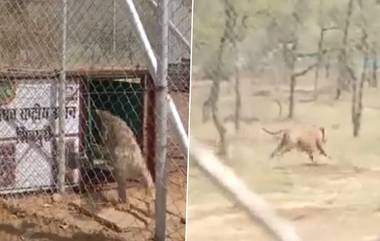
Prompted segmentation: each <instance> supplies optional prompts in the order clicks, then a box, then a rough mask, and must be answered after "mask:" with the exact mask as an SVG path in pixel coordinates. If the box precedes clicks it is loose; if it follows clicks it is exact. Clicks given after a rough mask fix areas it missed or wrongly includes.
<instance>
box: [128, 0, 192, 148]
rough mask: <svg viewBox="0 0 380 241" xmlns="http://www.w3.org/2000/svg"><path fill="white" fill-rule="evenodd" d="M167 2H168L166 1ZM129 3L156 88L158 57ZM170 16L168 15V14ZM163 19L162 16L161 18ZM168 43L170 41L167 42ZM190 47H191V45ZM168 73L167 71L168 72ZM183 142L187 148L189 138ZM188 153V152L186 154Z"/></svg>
mask: <svg viewBox="0 0 380 241" xmlns="http://www.w3.org/2000/svg"><path fill="white" fill-rule="evenodd" d="M165 1H166V0H165ZM126 2H127V6H128V8H127V9H128V10H129V13H128V16H129V18H130V21H132V23H134V24H133V25H134V26H135V30H136V32H137V33H138V37H139V39H140V41H141V43H142V45H143V47H144V49H145V51H144V52H145V56H146V58H147V60H148V65H149V72H150V74H151V75H152V78H153V80H154V83H155V85H156V86H160V84H158V82H159V81H158V79H157V74H158V73H157V58H156V55H155V54H154V51H153V48H152V45H151V44H150V42H149V39H148V36H147V34H146V32H145V30H144V26H143V24H142V22H141V20H140V17H139V14H138V12H137V10H136V7H135V5H134V2H133V0H126ZM155 6H158V5H157V3H155ZM167 15H168V13H167ZM161 17H162V16H161ZM167 18H168V19H169V15H168V16H167ZM165 41H166V42H167V41H168V40H165ZM189 46H190V45H189ZM166 71H167V70H166ZM171 106H174V107H175V104H174V103H172V105H171ZM169 111H170V113H171V115H172V116H175V115H176V112H177V111H176V108H172V107H171V108H170V109H169ZM173 111H174V112H173ZM174 125H175V126H176V127H178V128H179V129H184V127H183V124H182V122H177V121H176V122H175V123H174ZM178 135H179V136H183V132H182V131H181V132H180V133H178ZM179 140H180V141H181V145H182V146H187V145H188V144H187V142H188V141H187V140H188V138H187V137H186V138H180V139H179ZM186 153H187V152H186Z"/></svg>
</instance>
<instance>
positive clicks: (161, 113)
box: [155, 0, 169, 241]
mask: <svg viewBox="0 0 380 241" xmlns="http://www.w3.org/2000/svg"><path fill="white" fill-rule="evenodd" d="M158 12H159V14H160V16H159V18H160V20H159V26H158V27H159V29H160V31H159V32H160V35H159V36H160V38H159V41H160V44H159V50H158V58H159V61H157V67H158V68H157V77H158V78H157V81H156V108H155V109H156V121H157V124H156V127H157V129H156V130H157V131H158V133H157V135H156V145H155V148H156V153H155V154H156V158H155V165H156V212H155V213H156V227H155V228H156V230H155V241H164V240H165V233H166V178H167V169H166V154H167V120H168V117H167V113H168V110H167V98H166V96H167V94H168V88H167V74H168V41H169V39H168V26H169V24H168V23H169V15H168V0H161V1H160V3H159V11H158Z"/></svg>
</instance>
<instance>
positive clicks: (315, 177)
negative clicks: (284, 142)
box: [188, 81, 380, 241]
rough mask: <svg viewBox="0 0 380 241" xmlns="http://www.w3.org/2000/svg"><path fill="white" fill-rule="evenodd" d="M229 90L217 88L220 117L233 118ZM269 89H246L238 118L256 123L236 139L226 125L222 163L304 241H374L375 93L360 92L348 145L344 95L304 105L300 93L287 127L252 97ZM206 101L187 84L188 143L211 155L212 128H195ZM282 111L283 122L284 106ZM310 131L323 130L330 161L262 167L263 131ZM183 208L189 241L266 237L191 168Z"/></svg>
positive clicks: (300, 158) (379, 167)
mask: <svg viewBox="0 0 380 241" xmlns="http://www.w3.org/2000/svg"><path fill="white" fill-rule="evenodd" d="M230 89H231V88H229V87H228V86H226V85H225V86H223V94H222V95H221V96H223V99H222V100H221V102H220V105H221V108H220V109H221V110H222V113H221V114H222V116H227V115H230V114H231V113H232V111H233V100H234V99H233V98H234V97H233V93H232V92H229V90H230ZM272 89H273V88H272V87H271V86H265V85H259V84H254V85H252V84H250V81H244V86H243V87H242V90H243V111H242V113H243V114H244V116H246V117H257V118H258V119H259V120H260V121H258V122H253V123H250V124H242V127H241V130H240V131H239V132H235V130H234V128H233V125H232V123H228V124H227V129H228V140H229V156H230V158H229V159H228V160H226V163H227V164H229V165H230V166H232V167H233V168H234V169H235V171H236V172H237V173H238V174H239V175H240V176H241V178H242V179H243V180H244V181H245V182H246V183H248V184H249V185H250V186H251V187H252V189H254V190H256V191H258V192H260V193H262V194H263V195H265V197H266V198H267V199H268V200H269V201H270V202H272V203H273V204H274V205H275V207H276V208H278V209H279V210H280V212H281V213H282V214H283V215H284V216H285V217H287V218H289V219H291V220H292V221H293V222H294V223H295V225H296V227H297V228H298V229H299V230H300V233H301V235H302V236H303V237H304V238H305V240H321V241H322V240H323V241H329V240H331V241H333V240H334V241H339V240H345V241H346V240H371V239H370V238H371V237H372V236H373V235H376V234H380V230H378V225H377V224H376V223H378V222H379V221H380V212H379V209H380V192H379V191H378V190H379V188H378V187H379V185H380V149H379V148H378V147H379V146H380V128H378V126H379V121H380V109H379V107H380V103H379V102H378V101H377V98H378V95H379V94H380V91H379V90H367V91H366V94H365V100H364V106H365V109H364V113H363V126H362V130H361V136H360V137H359V138H353V137H352V125H351V113H350V111H351V106H350V96H349V95H347V96H344V98H343V100H342V101H339V102H334V101H332V93H330V92H329V89H331V88H328V86H327V88H326V86H325V88H324V89H325V90H326V91H325V92H324V93H322V94H321V97H320V99H319V101H318V102H304V101H302V100H306V99H310V97H311V96H312V93H311V92H310V91H309V90H310V86H308V85H305V86H301V87H298V89H297V90H298V91H297V100H298V101H297V103H296V110H295V111H296V112H295V113H296V117H295V119H294V120H292V121H289V120H278V119H277V112H278V110H277V106H276V104H275V103H274V102H273V101H272V98H271V97H268V96H255V95H254V93H255V92H257V91H260V90H272ZM284 90H286V87H284ZM207 94H208V88H207V87H206V86H200V85H197V83H195V81H194V82H193V86H192V106H191V116H190V118H191V135H194V136H196V137H198V138H199V139H200V140H202V141H204V142H205V143H208V144H209V145H210V146H211V147H213V146H215V144H216V137H217V135H216V131H215V128H214V127H213V125H212V123H206V124H202V123H201V121H200V120H201V118H200V106H201V103H202V101H203V100H204V99H205V98H206V97H207ZM286 94H287V93H286V92H283V91H282V92H281V98H282V99H284V98H286ZM283 107H284V114H286V112H287V105H286V103H285V104H284V106H283ZM314 124H315V125H321V126H324V127H325V128H326V129H327V138H328V142H327V143H326V150H327V152H328V153H329V154H330V155H331V156H332V160H327V159H324V158H323V157H320V158H318V159H317V160H318V161H319V163H320V165H318V166H309V165H307V164H308V162H309V160H308V158H307V156H306V155H305V154H302V153H297V152H291V153H289V154H287V155H285V156H284V157H283V158H277V159H273V160H269V159H268V156H269V154H270V152H271V151H272V150H273V148H275V146H276V141H275V140H274V139H273V138H272V137H271V136H269V135H267V134H266V133H263V132H262V131H261V127H266V128H269V129H279V128H283V127H284V126H294V125H314ZM188 203H189V206H188V208H189V210H188V215H189V216H188V218H189V219H188V225H189V226H188V240H189V241H191V240H206V239H207V240H252V239H253V237H257V238H258V237H262V238H264V237H265V235H264V234H263V233H262V232H261V231H260V230H257V229H256V228H254V227H252V226H254V225H252V223H251V222H250V221H249V220H248V218H247V217H245V215H244V214H243V213H242V212H241V211H239V210H238V209H237V208H235V207H233V205H232V204H231V202H230V201H229V200H227V199H226V198H225V196H224V195H223V194H222V193H220V192H219V191H218V190H217V189H216V188H215V186H214V185H213V184H211V183H209V180H208V179H207V178H205V177H204V176H202V175H201V174H200V173H199V171H198V170H197V169H196V168H195V167H191V168H190V180H189V201H188ZM202 223H204V224H205V225H207V226H202V225H201V224H202ZM202 230H207V231H206V232H204V231H203V232H202ZM221 230H223V232H221ZM333 234H334V235H333ZM262 240H269V239H262Z"/></svg>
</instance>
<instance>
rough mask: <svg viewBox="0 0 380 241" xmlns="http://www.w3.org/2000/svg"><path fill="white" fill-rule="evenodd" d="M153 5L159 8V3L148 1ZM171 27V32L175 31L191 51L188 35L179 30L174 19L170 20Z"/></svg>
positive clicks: (152, 0)
mask: <svg viewBox="0 0 380 241" xmlns="http://www.w3.org/2000/svg"><path fill="white" fill-rule="evenodd" d="M148 2H149V3H150V4H151V5H152V7H155V8H158V4H157V3H156V1H154V0H149V1H148ZM169 29H170V31H171V32H173V34H174V36H176V37H177V39H178V40H179V41H180V42H182V43H183V45H185V47H186V50H187V52H189V53H190V50H191V47H190V43H189V41H187V39H186V37H185V36H184V35H183V34H182V33H181V31H179V29H178V28H177V27H176V26H175V24H174V23H173V21H171V20H169Z"/></svg>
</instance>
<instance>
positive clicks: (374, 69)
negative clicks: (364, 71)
mask: <svg viewBox="0 0 380 241" xmlns="http://www.w3.org/2000/svg"><path fill="white" fill-rule="evenodd" d="M372 59H373V62H372V79H371V86H372V87H374V88H377V68H378V65H377V51H376V50H373V51H372Z"/></svg>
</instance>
